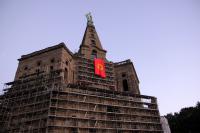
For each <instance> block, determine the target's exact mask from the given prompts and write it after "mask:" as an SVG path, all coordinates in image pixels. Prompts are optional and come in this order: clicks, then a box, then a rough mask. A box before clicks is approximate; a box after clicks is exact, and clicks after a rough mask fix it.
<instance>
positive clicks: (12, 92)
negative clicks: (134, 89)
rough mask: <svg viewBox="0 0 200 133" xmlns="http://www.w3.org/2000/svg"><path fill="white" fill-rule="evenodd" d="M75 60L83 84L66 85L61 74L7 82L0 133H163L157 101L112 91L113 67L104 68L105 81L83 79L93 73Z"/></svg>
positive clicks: (0, 99) (0, 107)
mask: <svg viewBox="0 0 200 133" xmlns="http://www.w3.org/2000/svg"><path fill="white" fill-rule="evenodd" d="M81 61H82V64H81V63H80V62H81ZM78 62H79V63H78V64H79V65H77V67H78V68H81V67H82V66H84V65H83V64H85V67H83V68H84V69H85V70H82V69H80V70H79V71H78V77H79V76H80V75H82V74H83V73H85V75H84V76H83V77H82V79H79V80H78V81H81V83H80V82H77V83H68V84H67V83H65V82H64V79H63V76H62V74H61V72H63V70H55V71H51V72H50V73H45V72H38V73H35V74H30V75H26V76H24V77H22V78H20V80H18V81H14V82H10V83H6V84H5V85H6V87H5V89H4V94H3V95H1V96H0V129H1V130H3V131H4V132H8V133H163V131H162V127H161V123H160V115H159V111H158V106H157V100H156V98H155V97H151V96H145V95H136V94H131V93H127V92H119V91H116V90H115V89H113V86H114V77H113V69H111V68H112V65H113V64H112V63H110V64H109V63H107V64H106V67H107V68H106V69H109V68H110V71H107V73H108V76H107V78H106V79H101V80H100V79H98V77H95V76H94V75H93V76H88V77H91V79H88V78H87V75H88V74H90V73H91V71H93V68H92V67H91V65H92V62H91V61H90V62H89V63H86V62H88V60H83V59H82V60H78ZM86 68H87V69H86ZM109 73H110V74H109ZM95 79H96V80H95ZM83 80H85V81H86V82H87V83H88V82H91V83H89V84H90V85H87V84H83ZM96 85H100V86H101V87H99V88H98V86H96Z"/></svg>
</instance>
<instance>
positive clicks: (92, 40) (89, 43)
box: [79, 13, 106, 59]
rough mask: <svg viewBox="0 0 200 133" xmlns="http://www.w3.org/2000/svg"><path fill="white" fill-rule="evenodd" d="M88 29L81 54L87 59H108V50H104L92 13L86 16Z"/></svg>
mask: <svg viewBox="0 0 200 133" xmlns="http://www.w3.org/2000/svg"><path fill="white" fill-rule="evenodd" d="M86 17H87V27H86V30H85V33H84V36H83V40H82V43H81V45H80V49H79V53H80V54H82V55H83V56H84V57H85V58H87V59H94V58H102V59H105V58H106V50H104V49H103V47H102V45H101V41H100V39H99V37H98V34H97V32H96V29H95V26H94V22H93V20H92V16H91V13H88V14H87V15H86Z"/></svg>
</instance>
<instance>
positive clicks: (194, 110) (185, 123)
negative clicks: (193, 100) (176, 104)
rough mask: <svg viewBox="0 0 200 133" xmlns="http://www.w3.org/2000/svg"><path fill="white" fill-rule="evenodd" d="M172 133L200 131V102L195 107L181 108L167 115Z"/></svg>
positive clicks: (199, 132)
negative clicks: (177, 111)
mask: <svg viewBox="0 0 200 133" xmlns="http://www.w3.org/2000/svg"><path fill="white" fill-rule="evenodd" d="M165 117H166V118H167V119H168V123H169V126H170V129H171V132H172V133H200V102H198V103H197V105H196V106H195V107H187V108H183V109H181V111H180V112H179V113H174V115H173V114H167V115H166V116H165Z"/></svg>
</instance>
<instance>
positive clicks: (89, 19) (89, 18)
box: [85, 12, 93, 25]
mask: <svg viewBox="0 0 200 133" xmlns="http://www.w3.org/2000/svg"><path fill="white" fill-rule="evenodd" d="M85 16H86V18H87V23H88V24H89V25H93V20H92V15H91V12H89V13H87V14H86V15H85Z"/></svg>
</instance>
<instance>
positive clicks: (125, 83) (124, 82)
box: [123, 79, 129, 91]
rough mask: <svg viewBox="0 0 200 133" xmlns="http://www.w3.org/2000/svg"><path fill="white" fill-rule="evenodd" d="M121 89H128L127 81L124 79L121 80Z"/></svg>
mask: <svg viewBox="0 0 200 133" xmlns="http://www.w3.org/2000/svg"><path fill="white" fill-rule="evenodd" d="M123 89H124V91H129V89H128V82H127V80H126V79H124V80H123Z"/></svg>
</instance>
